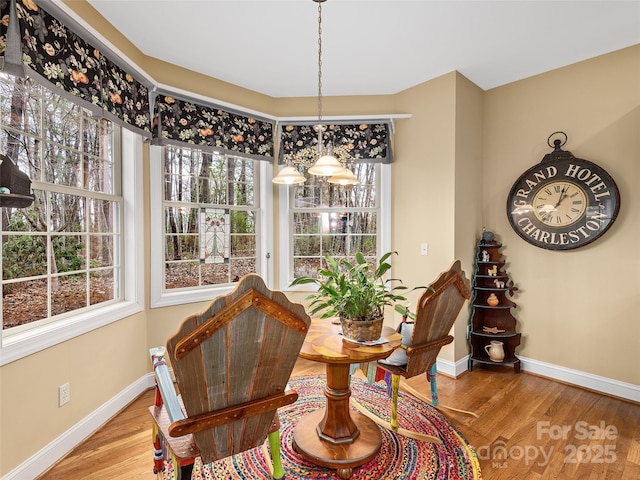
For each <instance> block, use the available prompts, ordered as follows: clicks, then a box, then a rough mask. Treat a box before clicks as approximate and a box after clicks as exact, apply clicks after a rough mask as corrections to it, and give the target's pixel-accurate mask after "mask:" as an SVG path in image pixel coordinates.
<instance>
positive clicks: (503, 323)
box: [468, 232, 521, 372]
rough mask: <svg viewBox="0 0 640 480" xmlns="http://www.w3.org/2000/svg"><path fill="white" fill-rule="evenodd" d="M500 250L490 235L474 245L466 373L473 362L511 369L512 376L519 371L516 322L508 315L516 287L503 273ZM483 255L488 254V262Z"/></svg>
mask: <svg viewBox="0 0 640 480" xmlns="http://www.w3.org/2000/svg"><path fill="white" fill-rule="evenodd" d="M501 248H502V244H501V243H499V242H498V241H497V240H496V239H495V235H494V234H493V233H492V232H483V234H482V238H481V240H480V241H479V242H478V245H477V252H476V257H475V258H476V260H475V266H476V271H475V275H474V278H473V284H472V290H473V296H472V301H471V305H472V313H471V320H470V323H469V331H468V339H469V344H470V347H471V352H470V354H469V361H468V369H469V370H472V369H473V364H474V362H477V363H481V364H488V365H491V364H500V365H513V367H514V369H515V371H516V372H519V371H520V359H518V357H516V355H515V350H516V348H517V347H518V345H520V337H521V334H520V333H518V332H517V331H516V319H515V318H514V317H513V315H512V313H511V310H512V309H513V308H515V307H516V304H515V303H514V302H513V301H512V300H511V299H510V298H509V297H512V296H513V294H514V292H515V291H516V290H517V287H516V286H515V285H514V284H513V281H511V280H510V279H509V276H508V274H507V273H506V272H505V269H504V265H505V261H504V259H503V257H502V255H501V253H500V249H501ZM484 252H487V253H488V259H487V256H485V255H484ZM494 342H497V343H494ZM498 344H499V345H498ZM499 350H500V351H501V354H499V353H500V352H499Z"/></svg>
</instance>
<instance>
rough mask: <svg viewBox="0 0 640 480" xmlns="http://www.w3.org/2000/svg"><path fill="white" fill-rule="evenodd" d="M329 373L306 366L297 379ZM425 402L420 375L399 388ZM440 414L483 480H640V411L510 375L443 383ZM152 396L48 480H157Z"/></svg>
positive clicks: (494, 372)
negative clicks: (474, 458) (472, 452)
mask: <svg viewBox="0 0 640 480" xmlns="http://www.w3.org/2000/svg"><path fill="white" fill-rule="evenodd" d="M319 373H324V365H322V364H318V363H314V362H309V361H307V360H303V359H300V360H299V361H298V363H297V364H296V368H295V370H294V373H293V374H294V375H310V374H319ZM403 382H407V383H409V384H410V385H411V386H413V387H414V388H416V389H417V390H419V391H421V392H423V393H425V394H428V392H429V385H428V382H427V381H426V379H425V378H424V377H423V376H420V377H414V378H412V379H409V380H404V379H402V381H401V385H402V383H403ZM438 390H439V393H440V404H441V405H449V406H452V407H455V408H460V409H464V410H470V411H473V412H475V413H476V414H478V415H479V418H474V417H470V416H467V415H463V414H459V413H450V412H447V411H446V410H443V413H445V415H446V416H447V417H448V418H449V420H450V421H451V422H452V423H453V424H454V425H456V426H457V427H458V429H459V430H460V431H461V432H462V434H463V435H464V436H465V437H466V438H467V440H469V442H470V443H471V445H473V446H474V448H475V449H476V451H477V453H478V457H479V459H480V465H481V467H482V474H483V477H484V478H485V479H486V480H503V479H504V480H506V479H509V480H512V479H522V480H538V479H551V478H553V479H572V480H573V479H584V480H605V479H611V480H613V479H615V480H637V479H640V405H637V404H634V403H631V402H625V401H623V400H618V399H615V398H611V397H607V396H604V395H600V394H598V393H594V392H590V391H586V390H583V389H580V388H576V387H572V386H569V385H564V384H561V383H557V382H554V381H551V380H547V379H545V378H541V377H537V376H535V375H530V374H527V373H520V374H516V373H514V372H513V369H510V368H507V367H482V366H476V367H475V369H474V370H473V372H470V373H466V374H464V375H462V376H460V377H459V378H458V379H452V378H449V377H446V376H444V375H438ZM152 403H153V391H151V390H149V391H147V392H145V393H144V394H143V395H141V396H140V397H139V398H138V399H137V400H135V401H134V402H133V403H132V404H131V405H130V406H129V407H127V408H126V409H125V410H123V411H122V412H121V413H120V414H119V415H118V416H117V417H115V418H114V419H113V420H111V421H110V422H109V423H108V424H107V425H105V426H104V427H103V428H102V429H100V430H99V431H98V432H96V433H95V434H94V435H93V436H91V437H90V438H89V439H87V441H85V442H84V443H83V444H82V445H80V446H78V447H77V448H76V449H75V450H74V451H72V452H71V453H70V454H69V455H68V456H67V457H65V458H64V459H62V460H61V461H60V462H58V464H56V465H55V466H54V467H53V468H51V469H50V470H49V471H48V472H46V473H45V474H44V475H42V476H41V477H39V478H40V479H41V480H61V479H65V480H75V479H83V480H87V479H91V480H103V479H104V480H106V479H109V480H113V479H127V480H137V479H143V480H153V479H154V478H155V476H154V475H153V472H152V455H153V449H152V445H151V418H150V415H149V413H148V411H147V408H148V407H149V405H151V404H152Z"/></svg>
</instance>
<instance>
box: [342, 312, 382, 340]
mask: <svg viewBox="0 0 640 480" xmlns="http://www.w3.org/2000/svg"><path fill="white" fill-rule="evenodd" d="M340 323H341V324H342V335H343V336H345V337H346V338H348V339H349V340H356V341H365V342H371V341H373V340H378V339H379V338H380V336H381V335H382V326H383V324H384V317H380V318H376V319H373V320H364V321H363V320H349V319H348V318H342V317H340Z"/></svg>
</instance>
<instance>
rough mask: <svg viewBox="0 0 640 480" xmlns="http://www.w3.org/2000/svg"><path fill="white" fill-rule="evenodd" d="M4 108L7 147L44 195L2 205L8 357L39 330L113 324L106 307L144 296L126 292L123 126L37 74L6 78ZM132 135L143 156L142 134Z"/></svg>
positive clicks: (0, 80)
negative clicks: (25, 202) (10, 347)
mask: <svg viewBox="0 0 640 480" xmlns="http://www.w3.org/2000/svg"><path fill="white" fill-rule="evenodd" d="M0 111H1V112H2V114H1V117H0V126H1V130H0V151H1V152H3V153H4V154H6V156H7V157H8V158H9V159H11V160H12V161H13V162H14V164H15V165H16V166H17V167H18V168H19V170H20V171H21V172H23V173H25V174H27V175H28V176H29V178H30V179H31V181H32V184H31V187H32V191H33V193H34V197H35V198H34V202H33V203H32V204H31V205H29V206H26V207H23V208H7V207H4V208H2V209H0V215H1V223H0V230H1V234H2V249H1V253H0V258H1V260H2V261H1V263H0V269H1V272H2V275H1V278H2V281H1V289H2V296H1V298H0V303H1V305H2V328H3V342H2V347H3V351H2V353H3V361H4V354H6V353H7V352H6V350H5V349H4V347H6V346H8V345H11V344H12V342H16V341H17V340H18V339H25V338H28V337H29V336H30V334H29V332H34V333H33V335H36V333H35V332H36V330H38V329H42V328H44V327H45V326H46V325H48V324H55V323H58V325H61V324H62V323H61V322H64V324H65V325H66V326H67V327H68V326H69V325H70V324H71V323H73V322H74V321H79V322H83V321H84V319H85V318H88V317H91V318H92V320H91V321H86V322H85V323H86V325H84V326H82V327H80V329H79V330H76V331H75V332H74V329H73V328H69V329H68V332H66V333H62V334H61V336H60V337H59V338H67V337H68V335H75V334H77V333H79V332H81V331H87V329H90V328H95V326H96V325H98V324H100V325H101V324H104V323H103V320H101V319H100V315H99V312H101V311H104V310H105V309H110V311H111V313H113V309H114V307H116V308H117V307H118V306H123V305H124V304H125V303H127V300H130V299H132V298H133V297H135V295H132V294H127V292H126V291H125V289H124V288H123V286H124V284H125V271H124V261H125V245H124V239H123V233H124V229H125V223H124V217H125V206H124V196H123V188H125V189H127V188H128V187H123V184H122V183H121V162H120V158H121V155H120V153H121V149H120V146H121V144H122V143H123V142H122V141H121V135H120V129H119V128H118V127H116V126H115V125H113V124H112V123H111V122H109V121H107V120H104V119H95V118H92V117H91V115H90V114H89V113H88V112H87V111H86V110H84V109H83V108H81V107H80V106H78V105H76V104H74V103H72V102H70V101H69V100H66V99H65V98H63V97H61V96H60V95H58V94H56V93H54V92H52V91H51V90H48V89H47V88H45V87H42V86H40V85H38V84H37V83H35V82H33V81H32V80H30V79H18V78H15V79H14V78H11V77H8V76H0ZM126 137H127V140H126V141H125V142H124V143H126V144H127V145H128V146H129V147H131V149H130V150H129V151H130V152H133V150H134V147H133V145H134V144H135V140H134V139H133V137H136V136H135V135H134V134H128V135H127V136H126ZM131 163H133V161H132V162H131ZM130 168H131V167H130ZM130 174H131V181H132V182H133V181H135V178H137V179H138V180H139V176H137V177H136V175H135V172H134V171H133V170H130ZM3 180H4V182H6V181H7V179H3ZM0 183H2V180H0ZM5 193H6V191H5ZM131 280H133V279H131ZM134 284H135V281H134V282H133V283H132V285H131V286H132V288H134V289H135V285H134ZM133 291H134V290H130V291H129V293H131V292H133ZM137 309H139V305H137ZM119 318H121V316H118V315H110V316H109V320H108V321H114V320H117V319H119ZM56 328H57V327H56V326H55V325H54V326H50V327H48V331H49V332H51V331H52V330H55V329H56ZM39 332H40V333H41V330H40V331H39ZM14 335H15V336H14ZM55 338H56V336H55V335H51V336H50V341H48V342H45V343H47V344H51V342H55V340H54V339H55ZM27 350H28V349H27ZM24 351H25V350H23V352H24Z"/></svg>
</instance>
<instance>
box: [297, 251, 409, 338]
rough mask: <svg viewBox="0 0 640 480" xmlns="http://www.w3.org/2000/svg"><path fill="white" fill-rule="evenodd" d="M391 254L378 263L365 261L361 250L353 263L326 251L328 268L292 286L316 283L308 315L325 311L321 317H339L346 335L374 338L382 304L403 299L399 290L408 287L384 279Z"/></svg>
mask: <svg viewBox="0 0 640 480" xmlns="http://www.w3.org/2000/svg"><path fill="white" fill-rule="evenodd" d="M393 254H396V255H397V252H388V253H385V254H384V255H383V256H382V257H381V258H380V260H379V261H378V264H377V265H375V264H373V263H370V262H367V261H366V259H365V257H364V255H363V254H362V253H357V254H356V256H355V263H350V262H348V261H347V260H340V261H338V260H336V259H334V258H332V257H331V256H330V255H328V254H327V255H326V256H325V260H326V262H327V268H326V269H320V270H319V271H318V274H319V276H320V277H319V278H313V277H299V278H296V279H295V280H294V281H293V282H292V283H291V285H292V286H294V285H303V284H309V283H312V284H316V285H317V286H318V291H317V292H315V293H312V294H311V295H309V296H308V297H307V299H308V300H312V302H311V303H310V305H309V308H310V314H311V315H314V314H316V313H318V312H320V311H323V310H324V313H323V314H322V316H321V318H328V317H335V316H338V317H340V323H341V324H342V334H343V335H344V336H345V337H346V338H349V339H351V340H364V341H370V340H377V339H379V338H380V335H381V333H382V325H383V322H384V307H385V305H393V304H394V303H395V302H399V301H405V300H406V297H404V296H403V295H401V294H399V293H398V292H399V291H400V290H407V287H406V286H404V285H402V281H401V280H398V279H393V278H387V279H384V278H383V277H384V275H385V273H387V271H389V269H390V268H391V264H390V263H389V262H388V261H387V260H388V259H389V257H390V256H391V255H393ZM392 284H394V285H393V286H392ZM417 288H421V287H417ZM413 290H415V288H414V289H413Z"/></svg>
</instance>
